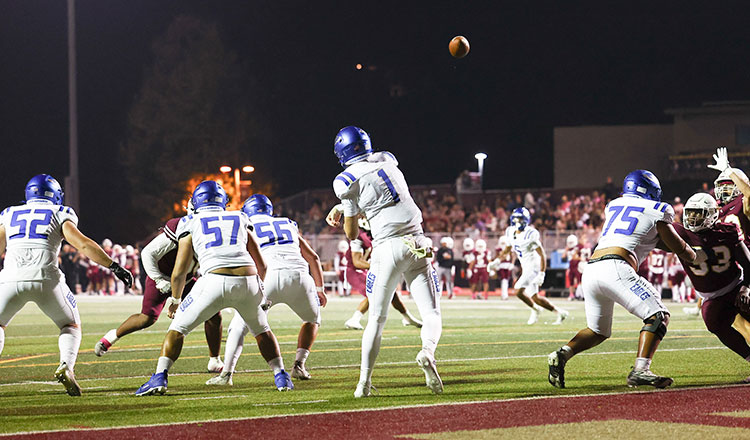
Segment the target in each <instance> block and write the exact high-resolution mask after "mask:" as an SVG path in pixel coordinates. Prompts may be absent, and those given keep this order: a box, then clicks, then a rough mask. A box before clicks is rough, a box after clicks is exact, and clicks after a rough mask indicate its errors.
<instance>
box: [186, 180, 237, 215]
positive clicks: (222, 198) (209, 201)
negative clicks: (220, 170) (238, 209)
mask: <svg viewBox="0 0 750 440" xmlns="http://www.w3.org/2000/svg"><path fill="white" fill-rule="evenodd" d="M190 200H191V201H192V202H193V206H194V207H195V209H196V210H198V209H200V208H202V207H204V206H218V207H221V208H226V207H227V202H228V201H229V197H227V193H226V191H224V188H222V186H221V185H219V183H218V182H215V181H213V180H204V181H203V182H201V183H199V184H198V186H196V187H195V191H193V197H192V198H191V199H190Z"/></svg>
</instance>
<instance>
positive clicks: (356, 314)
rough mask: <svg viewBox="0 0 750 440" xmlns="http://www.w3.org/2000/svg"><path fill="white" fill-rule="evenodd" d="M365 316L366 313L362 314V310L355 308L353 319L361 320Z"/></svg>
mask: <svg viewBox="0 0 750 440" xmlns="http://www.w3.org/2000/svg"><path fill="white" fill-rule="evenodd" d="M363 316H364V315H363V314H362V312H360V311H359V310H355V311H354V314H353V315H352V319H354V320H356V321H357V322H359V321H360V320H361V319H362V317H363Z"/></svg>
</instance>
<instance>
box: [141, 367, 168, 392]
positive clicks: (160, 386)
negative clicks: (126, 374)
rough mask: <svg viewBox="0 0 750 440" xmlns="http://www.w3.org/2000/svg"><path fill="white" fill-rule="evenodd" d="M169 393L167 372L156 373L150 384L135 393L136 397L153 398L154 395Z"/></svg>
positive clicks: (142, 386) (147, 383)
mask: <svg viewBox="0 0 750 440" xmlns="http://www.w3.org/2000/svg"><path fill="white" fill-rule="evenodd" d="M166 392H167V370H164V371H162V372H161V373H154V374H153V375H152V376H151V379H149V380H148V382H146V383H144V384H143V385H141V387H140V388H138V391H136V392H135V395H136V396H151V395H153V394H159V395H161V394H164V393H166Z"/></svg>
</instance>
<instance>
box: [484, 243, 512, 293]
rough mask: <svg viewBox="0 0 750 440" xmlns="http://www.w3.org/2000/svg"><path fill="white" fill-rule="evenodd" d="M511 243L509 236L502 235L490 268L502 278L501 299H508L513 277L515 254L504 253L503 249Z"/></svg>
mask: <svg viewBox="0 0 750 440" xmlns="http://www.w3.org/2000/svg"><path fill="white" fill-rule="evenodd" d="M509 245H510V242H509V241H508V237H506V236H504V235H503V236H501V237H500V239H498V241H497V247H496V248H495V259H494V260H492V262H491V263H490V265H489V266H488V269H489V270H490V271H491V272H490V276H492V272H495V274H496V275H497V279H498V280H500V299H503V300H506V299H508V287H509V285H510V282H511V280H512V279H513V254H512V253H510V252H507V253H503V250H504V249H506V248H507V247H508V246H509Z"/></svg>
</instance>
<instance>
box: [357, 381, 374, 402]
mask: <svg viewBox="0 0 750 440" xmlns="http://www.w3.org/2000/svg"><path fill="white" fill-rule="evenodd" d="M373 391H375V387H374V386H372V384H371V383H370V382H363V381H359V382H358V383H357V388H356V389H355V390H354V398H355V399H359V398H360V397H370V396H372V395H373Z"/></svg>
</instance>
